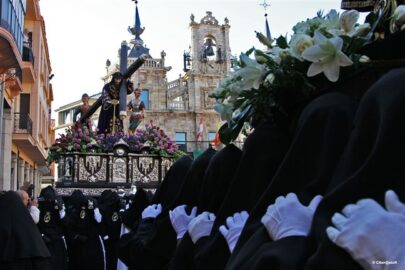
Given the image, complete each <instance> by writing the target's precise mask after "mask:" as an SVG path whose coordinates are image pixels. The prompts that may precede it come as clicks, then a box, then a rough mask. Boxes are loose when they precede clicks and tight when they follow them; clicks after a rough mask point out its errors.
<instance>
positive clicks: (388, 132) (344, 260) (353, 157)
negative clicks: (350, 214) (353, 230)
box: [301, 68, 405, 270]
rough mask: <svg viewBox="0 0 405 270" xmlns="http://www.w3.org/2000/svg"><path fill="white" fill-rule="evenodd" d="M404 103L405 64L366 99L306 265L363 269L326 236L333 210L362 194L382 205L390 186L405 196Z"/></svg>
mask: <svg viewBox="0 0 405 270" xmlns="http://www.w3.org/2000/svg"><path fill="white" fill-rule="evenodd" d="M404 104H405V68H401V69H396V70H392V71H390V72H388V73H387V74H386V75H384V76H383V77H382V78H381V79H380V80H379V81H378V82H377V83H375V84H374V85H373V87H371V89H369V91H368V92H367V93H366V94H365V95H364V97H363V98H362V100H361V103H360V105H359V109H358V111H357V113H356V117H355V121H354V130H353V132H352V135H351V137H350V141H349V144H348V147H347V149H346V151H345V154H344V156H343V158H342V160H341V163H340V165H339V170H338V171H337V173H336V175H335V176H334V177H333V179H332V181H333V182H332V183H331V185H332V188H331V191H330V192H329V193H328V195H327V196H325V198H324V199H323V201H322V202H321V204H320V205H319V207H318V209H317V211H316V213H315V217H314V222H313V225H312V230H311V234H310V237H309V238H310V239H313V242H314V244H313V245H314V246H315V249H316V250H315V252H314V253H313V256H312V257H311V258H310V259H309V260H308V262H307V263H306V268H305V269H325V267H326V266H327V268H328V269H331V270H333V269H361V267H360V266H359V265H358V264H357V263H356V262H354V261H353V260H352V258H351V257H350V256H349V254H348V253H346V252H345V251H344V250H343V249H341V248H339V247H337V246H336V245H334V244H333V243H332V242H331V241H329V239H328V237H327V236H326V228H327V227H328V226H330V225H332V224H331V218H332V215H333V214H334V213H335V212H340V211H341V210H342V209H343V207H344V206H345V205H347V204H349V203H356V202H357V201H358V200H360V199H363V198H372V199H374V200H376V201H377V202H379V203H380V204H381V205H384V193H385V191H386V190H388V189H392V190H394V191H395V192H396V193H397V194H398V196H399V198H400V200H401V201H404V200H405V181H403V179H405V169H404V168H405V167H404V166H403V164H404V162H405V155H404V153H405V143H404V140H403V138H404V136H405V126H404V125H405V106H404ZM301 241H302V240H301ZM331 262H333V263H331Z"/></svg>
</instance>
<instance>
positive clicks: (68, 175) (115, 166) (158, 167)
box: [56, 151, 173, 196]
mask: <svg viewBox="0 0 405 270" xmlns="http://www.w3.org/2000/svg"><path fill="white" fill-rule="evenodd" d="M172 162H173V160H172V159H171V158H166V157H162V156H159V155H152V154H133V153H126V152H125V151H115V153H108V154H107V153H100V154H99V153H71V154H65V155H63V156H61V157H60V159H59V162H58V181H57V182H56V189H57V191H58V192H59V194H61V195H70V194H71V193H72V192H73V190H75V189H81V190H82V191H83V193H85V194H87V195H94V196H97V195H99V194H100V193H101V192H102V191H103V190H106V189H114V190H115V189H124V190H127V191H129V190H130V189H131V187H133V186H135V187H137V188H144V189H151V190H153V189H156V187H157V186H158V185H159V183H160V182H161V181H163V178H164V177H165V174H166V172H167V171H168V169H169V168H170V166H171V164H172Z"/></svg>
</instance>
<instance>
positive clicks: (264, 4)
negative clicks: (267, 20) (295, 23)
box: [260, 0, 270, 15]
mask: <svg viewBox="0 0 405 270" xmlns="http://www.w3.org/2000/svg"><path fill="white" fill-rule="evenodd" d="M260 6H263V7H264V12H265V13H266V15H267V8H268V7H269V6H270V4H268V3H267V1H266V0H263V3H261V4H260Z"/></svg>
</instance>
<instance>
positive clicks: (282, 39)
mask: <svg viewBox="0 0 405 270" xmlns="http://www.w3.org/2000/svg"><path fill="white" fill-rule="evenodd" d="M276 44H277V46H279V47H280V48H281V49H286V48H288V43H287V39H286V38H285V37H284V36H279V37H278V38H277V39H276Z"/></svg>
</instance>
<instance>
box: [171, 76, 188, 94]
mask: <svg viewBox="0 0 405 270" xmlns="http://www.w3.org/2000/svg"><path fill="white" fill-rule="evenodd" d="M187 89H188V86H187V81H186V80H182V79H177V80H174V81H170V82H168V83H167V96H168V98H174V97H177V96H179V95H181V94H183V93H184V92H185V91H187Z"/></svg>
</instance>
